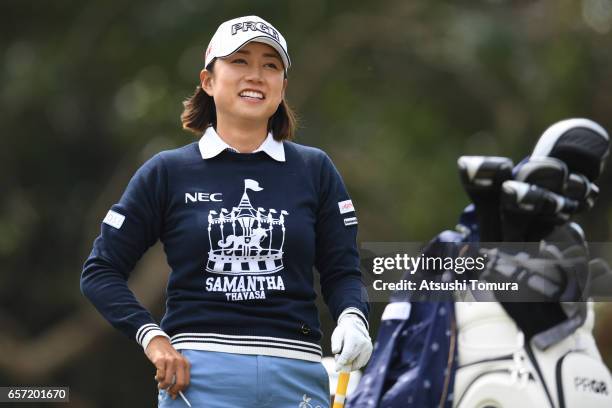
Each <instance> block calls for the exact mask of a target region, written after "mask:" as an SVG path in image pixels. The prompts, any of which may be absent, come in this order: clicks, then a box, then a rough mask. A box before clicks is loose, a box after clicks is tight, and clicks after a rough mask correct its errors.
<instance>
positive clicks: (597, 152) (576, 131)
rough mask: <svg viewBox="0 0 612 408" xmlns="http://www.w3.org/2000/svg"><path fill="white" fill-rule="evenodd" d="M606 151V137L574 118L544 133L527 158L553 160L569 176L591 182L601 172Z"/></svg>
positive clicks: (592, 125)
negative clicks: (555, 160) (561, 165)
mask: <svg viewBox="0 0 612 408" xmlns="http://www.w3.org/2000/svg"><path fill="white" fill-rule="evenodd" d="M609 151H610V137H609V136H608V133H607V132H606V130H605V129H604V128H603V127H601V126H600V125H599V124H597V123H595V122H593V121H592V120H589V119H583V118H574V119H566V120H562V121H560V122H557V123H555V124H553V125H552V126H550V127H549V128H548V129H546V130H545V131H544V133H543V134H542V136H541V137H540V139H539V140H538V142H537V143H536V145H535V147H534V149H533V153H532V154H531V157H554V158H556V159H559V160H561V161H563V162H564V163H565V164H566V165H567V167H568V169H569V173H578V174H584V175H585V176H586V177H587V178H588V179H589V181H591V182H592V181H595V180H596V179H597V178H598V177H599V176H600V174H601V173H602V172H603V169H604V166H605V163H606V159H607V157H608V154H609Z"/></svg>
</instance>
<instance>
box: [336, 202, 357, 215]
mask: <svg viewBox="0 0 612 408" xmlns="http://www.w3.org/2000/svg"><path fill="white" fill-rule="evenodd" d="M338 208H339V209H340V214H346V213H347V212H351V211H355V207H353V202H352V201H351V200H345V201H340V202H339V203H338Z"/></svg>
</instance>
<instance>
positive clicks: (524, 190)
mask: <svg viewBox="0 0 612 408" xmlns="http://www.w3.org/2000/svg"><path fill="white" fill-rule="evenodd" d="M501 202H502V208H503V209H504V210H506V211H510V212H513V213H522V214H525V215H536V216H542V217H547V218H548V217H550V218H551V219H554V220H556V221H557V222H559V223H563V222H565V221H567V220H568V219H569V216H570V215H571V214H573V213H575V212H576V211H577V210H578V203H577V202H576V201H575V200H572V199H569V198H567V197H564V196H562V195H559V194H555V193H553V192H551V191H548V190H546V189H543V188H541V187H539V186H536V185H533V184H528V183H525V182H522V181H516V180H508V181H505V182H504V184H503V185H502V198H501Z"/></svg>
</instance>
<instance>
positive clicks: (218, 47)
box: [204, 16, 291, 70]
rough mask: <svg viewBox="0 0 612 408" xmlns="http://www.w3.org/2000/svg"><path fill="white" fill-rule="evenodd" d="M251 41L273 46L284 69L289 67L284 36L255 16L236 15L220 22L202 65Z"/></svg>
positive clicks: (289, 61) (206, 64) (206, 65)
mask: <svg viewBox="0 0 612 408" xmlns="http://www.w3.org/2000/svg"><path fill="white" fill-rule="evenodd" d="M251 41H256V42H260V43H264V44H267V45H269V46H270V47H272V48H274V49H275V50H276V51H277V52H278V54H279V55H280V57H281V59H282V60H283V64H284V65H285V70H287V69H289V67H290V66H291V60H290V59H289V53H288V52H287V42H286V41H285V38H284V37H283V35H282V34H281V33H280V32H279V31H278V30H277V29H276V28H274V26H272V24H270V23H268V22H267V21H266V20H264V19H263V18H261V17H257V16H245V17H238V18H234V19H232V20H228V21H226V22H224V23H223V24H221V25H220V26H219V28H217V32H215V35H213V37H212V39H211V40H210V44H208V48H206V54H205V55H204V66H205V67H208V64H210V63H211V62H212V60H213V59H215V58H223V57H227V56H228V55H231V54H233V53H234V52H236V51H238V50H239V49H240V48H242V47H243V46H244V45H246V44H248V43H250V42H251Z"/></svg>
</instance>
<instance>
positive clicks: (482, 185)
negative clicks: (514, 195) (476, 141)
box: [457, 156, 514, 194]
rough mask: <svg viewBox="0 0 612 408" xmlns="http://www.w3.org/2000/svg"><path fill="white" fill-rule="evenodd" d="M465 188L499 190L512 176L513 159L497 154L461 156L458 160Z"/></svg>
mask: <svg viewBox="0 0 612 408" xmlns="http://www.w3.org/2000/svg"><path fill="white" fill-rule="evenodd" d="M457 165H458V167H459V174H460V176H461V181H462V183H463V186H464V188H465V189H466V191H467V192H468V194H470V192H476V193H477V192H479V191H483V192H484V191H499V189H500V188H501V185H502V183H503V182H504V181H506V180H508V179H510V178H511V177H512V167H513V166H514V164H513V163H512V160H511V159H509V158H507V157H497V156H461V157H459V159H458V160H457Z"/></svg>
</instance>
